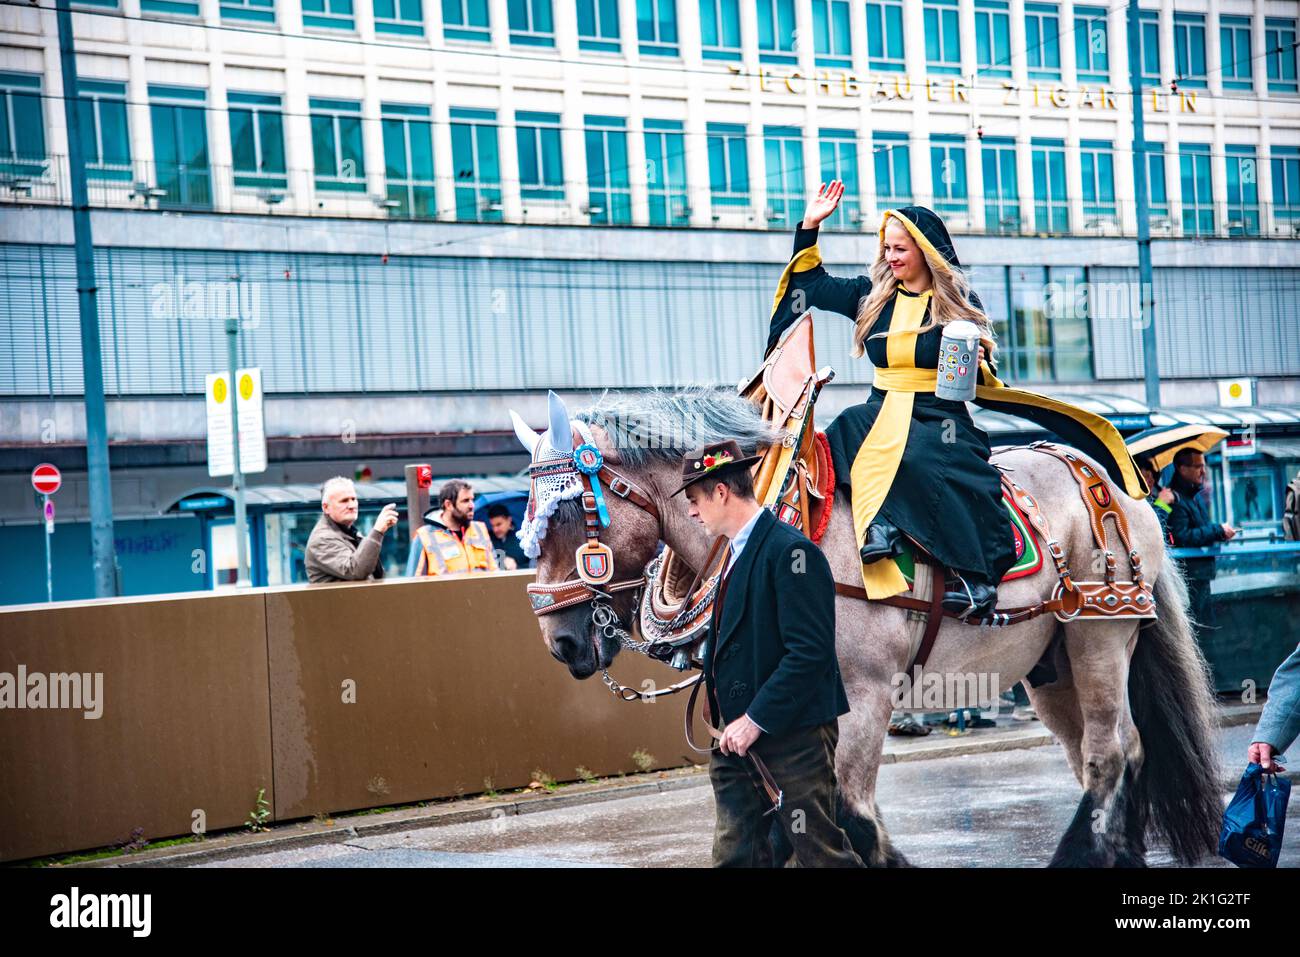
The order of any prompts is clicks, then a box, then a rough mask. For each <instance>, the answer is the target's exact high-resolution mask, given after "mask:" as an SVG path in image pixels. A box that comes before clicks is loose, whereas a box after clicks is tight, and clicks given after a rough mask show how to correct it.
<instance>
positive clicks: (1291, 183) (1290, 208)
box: [1269, 146, 1300, 223]
mask: <svg viewBox="0 0 1300 957" xmlns="http://www.w3.org/2000/svg"><path fill="white" fill-rule="evenodd" d="M1269 163H1270V165H1271V167H1272V172H1273V216H1274V218H1275V219H1277V220H1286V221H1287V222H1293V223H1294V222H1300V146H1274V147H1273V155H1272V157H1271V158H1270V160H1269Z"/></svg>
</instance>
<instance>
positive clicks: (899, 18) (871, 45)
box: [867, 0, 905, 73]
mask: <svg viewBox="0 0 1300 957" xmlns="http://www.w3.org/2000/svg"><path fill="white" fill-rule="evenodd" d="M867 57H868V61H867V65H868V66H869V67H870V68H871V69H873V70H892V71H894V72H897V73H902V72H903V70H904V69H905V61H904V59H903V0H868V3H867Z"/></svg>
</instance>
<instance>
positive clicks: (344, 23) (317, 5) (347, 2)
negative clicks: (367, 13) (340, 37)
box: [302, 0, 357, 30]
mask: <svg viewBox="0 0 1300 957" xmlns="http://www.w3.org/2000/svg"><path fill="white" fill-rule="evenodd" d="M302 25H303V26H305V27H319V28H321V29H324V30H355V29H356V26H357V22H356V19H355V17H354V16H353V13H352V0H302Z"/></svg>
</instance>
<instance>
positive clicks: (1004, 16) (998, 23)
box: [975, 0, 1011, 77]
mask: <svg viewBox="0 0 1300 957" xmlns="http://www.w3.org/2000/svg"><path fill="white" fill-rule="evenodd" d="M1009 6H1010V5H1009V4H1008V3H1007V2H1006V0H975V65H976V66H977V67H978V68H979V73H980V75H981V76H1004V77H1005V76H1010V75H1011V14H1010V12H1009Z"/></svg>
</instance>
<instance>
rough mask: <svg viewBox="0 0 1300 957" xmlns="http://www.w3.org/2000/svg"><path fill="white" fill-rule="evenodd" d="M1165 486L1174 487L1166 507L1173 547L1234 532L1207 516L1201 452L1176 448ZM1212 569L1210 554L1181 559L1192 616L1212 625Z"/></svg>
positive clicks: (1198, 544)
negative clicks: (1171, 468) (1172, 472)
mask: <svg viewBox="0 0 1300 957" xmlns="http://www.w3.org/2000/svg"><path fill="white" fill-rule="evenodd" d="M1169 487H1170V488H1172V489H1173V491H1174V502H1173V505H1171V506H1170V509H1169V536H1170V538H1171V539H1172V540H1173V543H1174V547H1175V548H1204V547H1205V546H1207V545H1215V544H1218V543H1219V542H1226V541H1228V540H1229V539H1231V538H1232V537H1233V536H1235V535H1236V534H1237V530H1236V529H1235V528H1233V527H1232V526H1231V525H1227V524H1222V523H1219V522H1213V521H1211V520H1210V509H1209V506H1207V505H1206V503H1205V499H1204V498H1203V496H1202V492H1203V491H1204V490H1205V488H1206V485H1205V455H1204V454H1203V453H1201V452H1198V451H1196V450H1195V449H1179V450H1178V454H1177V455H1175V456H1174V480H1173V481H1172V482H1171V483H1170V486H1169ZM1214 572H1215V558H1214V556H1213V555H1206V556H1203V557H1197V558H1185V559H1183V573H1184V575H1185V576H1186V578H1187V597H1188V600H1189V604H1190V605H1191V612H1192V617H1193V618H1195V619H1196V620H1197V621H1198V622H1200V623H1201V624H1204V625H1212V624H1213V621H1214V603H1213V601H1212V600H1211V598H1210V582H1211V581H1212V580H1213V579H1214Z"/></svg>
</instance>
